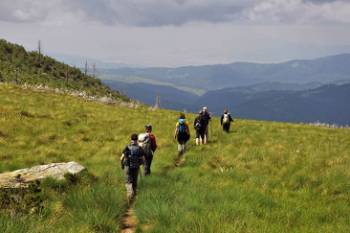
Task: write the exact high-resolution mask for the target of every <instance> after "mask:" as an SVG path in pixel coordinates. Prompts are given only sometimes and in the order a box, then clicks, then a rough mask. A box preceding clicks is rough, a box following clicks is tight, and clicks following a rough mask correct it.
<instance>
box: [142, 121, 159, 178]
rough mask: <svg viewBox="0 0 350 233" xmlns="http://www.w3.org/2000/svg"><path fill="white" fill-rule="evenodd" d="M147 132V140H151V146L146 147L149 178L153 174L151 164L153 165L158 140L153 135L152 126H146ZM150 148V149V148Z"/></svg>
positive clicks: (146, 164) (146, 168)
mask: <svg viewBox="0 0 350 233" xmlns="http://www.w3.org/2000/svg"><path fill="white" fill-rule="evenodd" d="M145 130H146V133H145V134H146V135H147V137H148V139H147V140H149V142H147V143H149V146H147V145H146V146H145V147H144V151H145V166H144V168H145V176H148V175H150V174H151V164H152V160H153V155H154V152H155V151H156V150H157V140H156V136H155V135H154V134H153V133H152V125H150V124H148V125H146V126H145ZM148 147H149V148H148Z"/></svg>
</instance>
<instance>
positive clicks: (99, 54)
mask: <svg viewBox="0 0 350 233" xmlns="http://www.w3.org/2000/svg"><path fill="white" fill-rule="evenodd" d="M0 38H3V39H6V40H9V41H11V42H14V43H18V44H21V45H23V46H24V47H25V48H27V49H29V50H34V49H36V47H37V44H38V40H41V43H42V49H43V51H44V53H46V54H60V55H74V56H79V57H82V58H94V59H99V60H102V61H105V62H113V63H122V64H131V65H140V66H169V67H175V66H184V65H202V64H218V63H231V62H237V61H249V62H263V63H266V62H282V61H287V60H291V59H312V58H316V57H322V56H327V55H333V54H339V53H350V0H0Z"/></svg>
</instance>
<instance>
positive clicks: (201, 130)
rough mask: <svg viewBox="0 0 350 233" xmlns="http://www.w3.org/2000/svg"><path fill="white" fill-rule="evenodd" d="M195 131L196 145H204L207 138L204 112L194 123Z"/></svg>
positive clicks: (199, 114)
mask: <svg viewBox="0 0 350 233" xmlns="http://www.w3.org/2000/svg"><path fill="white" fill-rule="evenodd" d="M193 126H194V129H195V130H196V145H197V146H198V145H201V144H203V143H204V137H205V122H204V118H203V112H202V111H200V112H199V113H198V116H197V117H196V118H195V120H194V122H193Z"/></svg>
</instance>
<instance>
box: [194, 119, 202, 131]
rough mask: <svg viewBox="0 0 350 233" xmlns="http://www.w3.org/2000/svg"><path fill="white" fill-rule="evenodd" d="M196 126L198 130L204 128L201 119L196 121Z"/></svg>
mask: <svg viewBox="0 0 350 233" xmlns="http://www.w3.org/2000/svg"><path fill="white" fill-rule="evenodd" d="M194 128H195V129H196V130H200V129H201V128H202V125H201V122H200V121H197V122H196V125H195V126H194Z"/></svg>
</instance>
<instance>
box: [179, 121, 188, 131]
mask: <svg viewBox="0 0 350 233" xmlns="http://www.w3.org/2000/svg"><path fill="white" fill-rule="evenodd" d="M184 133H187V132H186V124H185V121H184V120H182V121H181V119H180V120H179V134H184Z"/></svg>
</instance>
